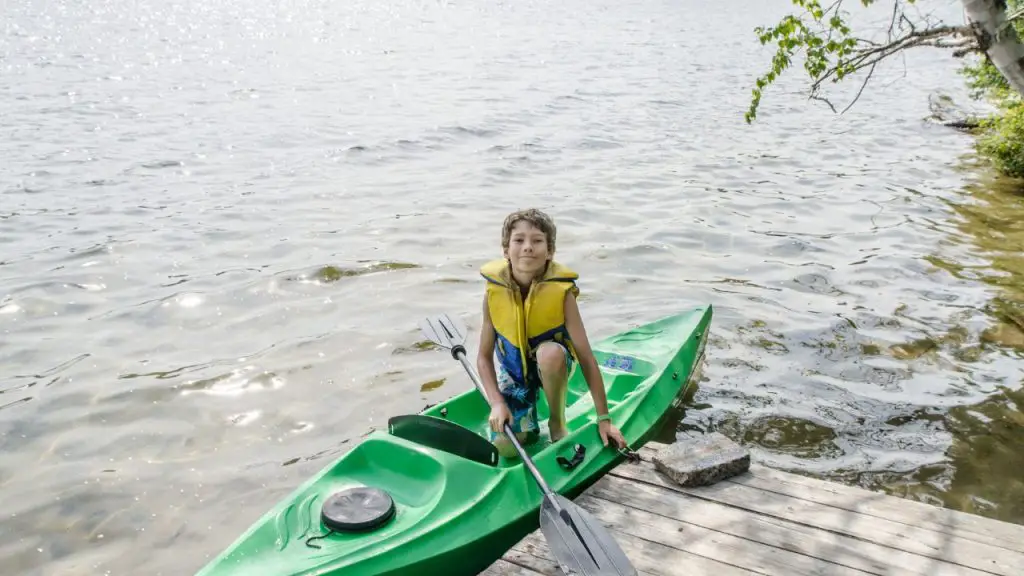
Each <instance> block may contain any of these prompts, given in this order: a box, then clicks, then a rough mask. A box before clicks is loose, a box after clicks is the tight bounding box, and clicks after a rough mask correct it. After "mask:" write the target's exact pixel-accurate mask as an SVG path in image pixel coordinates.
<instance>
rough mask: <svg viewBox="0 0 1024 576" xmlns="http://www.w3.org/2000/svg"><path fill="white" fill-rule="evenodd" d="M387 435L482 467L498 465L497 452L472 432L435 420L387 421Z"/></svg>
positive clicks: (422, 416) (418, 417)
mask: <svg viewBox="0 0 1024 576" xmlns="http://www.w3.org/2000/svg"><path fill="white" fill-rule="evenodd" d="M388 432H389V433H390V434H391V435H392V436H397V437H399V438H404V439H406V440H408V441H410V442H415V443H417V444H420V445H422V446H427V447H429V448H433V449H435V450H441V451H443V452H447V453H449V454H454V455H455V456H461V457H462V458H465V459H467V460H471V461H473V462H479V463H480V464H484V465H486V466H497V465H498V449H497V448H496V447H495V446H494V444H491V443H490V442H489V441H488V440H487V439H486V438H484V437H483V436H481V435H479V434H477V433H475V432H473V431H472V430H470V429H468V428H466V427H465V426H462V425H461V424H458V423H456V422H452V421H451V420H447V419H445V418H438V417H436V416H429V415H425V414H403V415H401V416H394V417H392V418H390V419H388Z"/></svg>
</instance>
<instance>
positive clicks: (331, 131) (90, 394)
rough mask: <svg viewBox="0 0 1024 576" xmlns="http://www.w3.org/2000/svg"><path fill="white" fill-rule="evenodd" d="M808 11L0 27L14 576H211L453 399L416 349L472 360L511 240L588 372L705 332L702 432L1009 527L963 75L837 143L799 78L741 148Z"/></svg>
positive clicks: (8, 542)
mask: <svg viewBox="0 0 1024 576" xmlns="http://www.w3.org/2000/svg"><path fill="white" fill-rule="evenodd" d="M935 4H936V5H935V6H930V9H935V10H937V11H938V13H939V14H940V15H941V14H945V15H947V16H950V17H952V18H953V19H954V22H959V20H958V17H959V14H960V11H959V8H958V3H957V2H955V1H949V2H945V3H935ZM712 9H713V10H714V11H712V12H703V11H704V10H712ZM858 9H859V6H858ZM885 9H887V8H885ZM788 11H789V3H788V2H787V1H783V0H774V1H773V2H770V3H769V2H760V1H753V0H746V1H745V2H740V3H733V4H731V5H729V6H728V7H714V6H712V5H711V4H708V3H702V2H696V1H695V0H683V1H681V2H678V1H677V2H667V1H663V0H625V1H620V2H611V1H609V0H597V1H595V2H583V1H581V0H568V1H566V2H560V3H543V2H537V1H535V0H524V1H520V2H500V1H499V2H488V3H470V2H463V1H458V0H456V1H451V2H445V1H414V0H383V1H380V2H370V1H368V0H354V1H352V2H325V1H318V0H293V1H279V2H272V1H268V0H256V1H252V2H242V1H240V0H226V1H224V2H218V3H209V2H197V1H194V0H188V1H180V0H173V1H164V2H157V1H155V0H138V1H134V2H128V1H125V0H100V1H96V2H88V3H86V2H72V1H70V0H57V1H55V2H50V3H42V2H31V1H29V0H8V1H7V2H6V3H5V4H4V9H3V13H2V16H0V23H2V27H0V29H2V30H3V34H2V36H0V136H2V138H0V158H2V159H3V161H2V162H0V366H2V372H0V501H2V515H0V556H2V557H3V558H5V560H4V565H5V568H6V571H7V572H8V573H11V574H15V573H16V574H26V575H27V574H33V575H35V574H39V575H58V574H59V575H62V576H67V575H78V574H112V575H113V574H141V573H145V574H165V575H170V574H175V575H177V574H187V573H193V572H194V571H196V570H197V569H199V568H200V567H201V566H202V565H203V564H204V563H205V562H206V561H207V560H208V559H209V558H210V557H212V556H213V555H214V554H216V553H217V552H218V551H219V550H221V549H223V548H224V547H225V546H227V545H228V544H229V543H230V542H231V541H232V540H233V539H234V538H235V537H236V536H237V535H238V534H240V533H241V532H242V531H243V530H244V529H245V528H246V527H247V526H249V524H250V523H251V522H253V521H254V520H255V519H256V518H258V517H259V516H260V515H261V514H262V513H263V512H264V511H265V510H266V509H267V508H269V507H271V506H272V505H273V503H274V502H276V500H277V499H279V498H280V497H282V496H284V495H285V494H287V493H288V492H289V491H291V490H292V489H293V488H294V487H295V486H297V485H298V484H299V483H301V482H302V481H303V480H304V479H305V478H307V477H308V476H309V475H311V474H313V473H314V472H315V471H317V470H319V469H320V468H322V467H323V466H325V465H327V464H328V463H329V462H330V461H331V460H332V459H334V458H336V457H337V456H338V455H339V454H341V453H342V452H343V451H344V450H346V449H347V448H348V447H350V446H351V445H352V444H353V443H354V442H355V441H358V439H359V437H360V436H361V435H362V434H365V433H366V432H367V431H369V430H370V429H371V428H372V427H379V426H381V425H382V424H383V423H384V422H385V421H386V419H387V418H388V417H389V416H391V415H394V414H398V413H403V412H412V411H418V410H419V409H421V408H422V407H423V406H424V405H426V404H428V403H432V402H436V401H438V400H441V399H444V398H446V397H448V396H450V395H452V394H455V393H457V392H460V391H463V390H466V389H468V388H470V387H471V383H470V382H469V381H468V380H467V379H466V378H465V377H464V375H463V373H462V371H461V368H460V367H459V365H458V364H457V363H455V362H452V361H451V360H450V358H447V357H446V356H445V355H443V354H439V353H436V352H432V351H425V350H421V349H420V348H418V347H417V343H418V342H419V340H420V339H421V338H420V335H419V333H418V329H417V324H418V321H419V320H420V318H422V317H424V316H426V315H429V314H433V313H437V312H441V311H446V312H449V313H451V314H457V315H460V316H462V317H463V318H464V319H465V320H466V322H467V323H468V324H469V325H470V327H474V328H475V327H476V326H477V325H478V321H479V314H478V311H479V309H480V297H481V294H482V290H483V285H482V284H481V279H480V278H479V276H478V274H477V269H478V267H479V265H480V264H482V263H483V262H486V261H487V260H489V259H491V258H494V257H497V256H499V255H500V244H499V241H500V226H501V221H502V219H503V218H504V216H505V215H506V214H507V213H508V212H510V211H512V210H514V209H517V208H521V207H526V206H538V207H541V208H543V209H545V210H547V211H549V212H550V213H551V214H552V216H553V217H554V218H555V219H556V222H557V224H558V225H559V233H558V246H557V251H558V257H559V259H560V260H562V261H564V262H566V263H567V264H569V265H571V266H573V267H574V268H576V269H577V270H578V271H579V272H580V273H581V275H582V278H581V282H580V285H581V289H582V291H583V299H582V302H581V307H582V310H583V314H584V317H585V319H586V322H587V328H588V331H589V332H590V334H591V337H592V338H600V337H602V336H605V335H608V334H611V333H612V332H615V331H617V330H619V329H621V328H623V327H625V326H628V325H631V324H637V323H641V322H646V321H650V320H654V319H656V318H658V317H660V316H663V315H666V314H670V313H673V312H676V311H679V310H681V309H684V308H687V307H690V306H694V305H697V304H701V303H711V304H713V305H714V306H715V310H716V316H715V320H714V325H713V330H712V335H713V339H712V342H711V345H710V347H709V349H708V354H709V357H708V362H707V365H706V366H705V367H704V370H703V379H702V381H701V382H700V386H699V389H698V390H697V391H696V393H695V394H694V396H693V399H692V400H691V403H690V405H689V407H688V410H687V413H686V415H685V418H684V419H683V420H682V421H681V422H680V423H679V424H678V430H679V431H680V432H683V431H687V430H692V429H699V430H720V431H722V432H724V433H726V434H727V435H729V436H730V437H732V438H735V439H737V440H740V441H743V442H744V443H745V445H746V446H748V447H749V448H750V449H751V450H752V452H753V456H754V458H755V459H757V460H759V461H761V462H763V463H766V464H768V465H771V466H777V467H780V468H784V469H787V470H794V471H798V472H801V473H809V474H812V475H816V476H819V477H826V478H831V479H837V480H840V481H843V482H848V483H852V484H857V485H861V486H866V487H869V488H872V489H876V490H884V491H887V492H890V493H894V494H899V495H901V496H905V497H908V498H912V499H918V500H924V501H928V502H932V503H937V504H940V505H944V506H949V507H952V508H956V509H961V510H967V511H971V512H975V513H980V514H984V515H986V516H991V517H995V518H1000V519H1004V520H1009V521H1013V522H1024V504H1022V502H1024V483H1022V481H1021V480H1020V475H1019V473H1018V472H1017V470H1019V468H1020V466H1021V465H1022V464H1024V434H1022V432H1021V431H1020V430H1021V429H1022V428H1021V427H1022V425H1024V414H1022V411H1024V392H1022V391H1021V376H1022V372H1021V353H1022V351H1024V332H1022V331H1021V327H1022V326H1024V320H1022V318H1024V314H1021V312H1020V305H1021V302H1024V294H1022V289H1021V286H1022V285H1024V260H1022V256H1021V253H1022V247H1024V224H1021V223H1022V222H1024V201H1022V197H1021V195H1020V194H1019V193H1018V192H1016V191H1015V190H1014V189H1013V188H1012V187H1010V186H1008V185H1006V184H1005V183H1000V182H998V181H993V180H992V179H991V178H990V177H989V176H988V172H987V171H986V170H985V168H984V167H983V166H976V165H975V163H974V162H972V160H971V159H970V156H969V155H970V153H971V152H972V143H973V140H972V138H971V137H969V136H967V135H964V134H961V133H958V132H956V131H953V130H951V129H948V128H945V127H942V126H939V125H937V124H935V123H932V122H929V121H927V120H926V117H927V116H928V114H929V108H928V98H929V97H930V96H931V95H933V94H935V93H936V91H938V90H943V91H945V92H948V93H951V94H952V95H953V96H954V98H956V99H957V100H958V101H961V102H963V101H964V99H965V97H964V94H965V91H964V89H963V88H962V81H961V79H960V78H959V77H957V75H956V68H957V66H958V65H959V62H957V61H955V60H953V59H952V58H950V57H949V54H948V53H946V52H941V51H920V52H913V53H910V54H907V55H906V58H905V59H895V60H894V61H893V62H892V63H891V65H888V66H886V67H884V69H882V70H879V71H878V72H876V75H875V78H874V79H873V81H872V85H871V86H870V87H869V88H868V89H867V90H866V91H865V93H864V95H863V96H862V98H861V100H860V101H859V102H858V103H857V105H856V106H855V107H854V108H852V109H851V110H850V111H849V112H847V113H846V114H845V115H842V116H837V115H835V114H833V113H832V112H831V111H829V110H828V109H827V107H825V106H823V105H821V104H819V103H815V102H808V101H807V99H806V93H805V92H804V91H803V89H804V84H803V81H802V80H801V78H800V77H799V76H798V75H799V74H802V73H803V72H802V69H800V67H799V65H798V66H797V68H796V69H795V70H794V71H793V72H794V74H793V78H792V79H788V80H785V81H783V82H782V83H781V84H780V85H779V86H778V87H776V88H773V89H771V90H770V91H769V93H767V94H766V96H765V99H764V103H763V108H762V110H761V116H760V119H759V120H758V121H757V122H756V123H755V124H753V125H747V124H745V123H744V121H743V112H744V110H745V109H746V107H747V105H748V99H749V94H750V88H751V87H752V85H753V82H754V78H755V77H756V75H757V74H759V73H760V72H762V71H764V70H765V69H766V66H767V64H768V60H769V58H770V57H771V51H770V49H767V48H764V49H763V48H762V47H761V46H760V45H758V43H757V41H756V36H755V34H754V31H753V29H754V27H755V26H758V25H771V24H773V23H774V22H776V21H777V19H778V17H779V16H781V15H782V14H784V13H786V12H788ZM872 17H881V18H884V17H886V14H885V13H884V9H883V10H882V11H881V12H878V13H876V14H874V16H872ZM857 88H858V86H857V85H855V84H851V85H850V86H848V87H841V91H842V93H843V94H842V96H843V97H842V98H839V99H837V105H840V106H842V105H845V103H846V102H848V101H849V99H850V97H851V96H852V94H853V93H854V92H855V91H856V89H857Z"/></svg>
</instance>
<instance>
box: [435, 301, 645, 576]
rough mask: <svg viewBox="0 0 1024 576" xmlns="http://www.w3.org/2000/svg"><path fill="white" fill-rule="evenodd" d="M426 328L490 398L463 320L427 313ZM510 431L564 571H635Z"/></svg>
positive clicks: (593, 574)
mask: <svg viewBox="0 0 1024 576" xmlns="http://www.w3.org/2000/svg"><path fill="white" fill-rule="evenodd" d="M420 329H421V330H422V331H423V334H424V335H425V336H426V337H427V338H429V339H430V341H431V342H433V343H434V344H437V345H438V346H441V347H442V348H445V349H447V350H449V351H450V352H451V354H452V357H453V358H455V359H456V360H458V361H459V362H461V363H462V367H463V368H464V369H465V370H466V372H467V373H468V374H469V377H470V378H471V379H472V380H473V384H474V385H475V386H476V389H477V390H478V391H479V392H480V394H482V395H483V396H484V398H486V397H487V393H486V392H485V391H484V387H483V384H481V382H480V378H479V377H478V376H477V374H476V371H475V370H474V369H473V366H472V365H471V364H470V363H469V361H468V360H467V359H466V347H465V345H464V342H465V336H464V330H462V327H461V325H457V324H456V323H455V322H454V321H453V320H452V319H451V318H449V317H448V315H447V314H443V315H440V316H435V317H432V318H427V319H425V320H424V321H423V322H421V323H420ZM504 431H505V435H506V436H508V439H509V440H510V441H511V442H512V445H513V446H515V448H516V452H518V453H519V457H520V458H522V460H523V464H525V465H526V468H527V469H528V470H529V471H530V474H531V475H532V476H533V479H534V480H535V481H536V482H537V485H538V486H540V489H541V491H542V492H543V493H544V501H543V502H542V503H541V507H540V529H541V532H542V533H543V534H544V538H545V539H546V540H547V542H548V546H549V547H550V548H551V553H552V554H553V555H554V557H555V558H556V559H557V560H558V564H559V565H560V566H561V568H562V571H563V572H564V573H566V574H582V575H584V576H602V575H607V576H611V575H623V576H625V575H631V576H635V575H636V574H637V571H636V568H634V567H633V565H632V564H631V563H630V562H629V559H628V558H626V554H625V553H624V552H623V551H622V548H620V547H619V545H618V543H616V542H615V540H614V539H613V538H612V536H611V534H609V533H608V530H607V529H605V527H604V526H603V525H602V524H601V523H599V522H598V521H597V519H595V518H594V517H593V516H592V515H591V514H590V513H589V512H587V511H586V510H584V509H582V508H580V507H579V506H577V505H576V504H575V503H573V502H572V501H571V500H569V499H568V498H565V497H563V496H561V495H559V494H556V493H554V492H552V491H551V488H550V487H548V484H547V482H545V481H544V478H543V477H541V475H540V472H539V471H538V470H537V468H536V466H534V464H533V460H532V459H531V458H530V456H529V455H528V454H527V453H526V451H525V450H523V447H522V445H521V444H520V443H519V439H518V438H516V435H515V433H514V432H513V431H512V427H511V426H510V425H509V423H508V422H505V425H504Z"/></svg>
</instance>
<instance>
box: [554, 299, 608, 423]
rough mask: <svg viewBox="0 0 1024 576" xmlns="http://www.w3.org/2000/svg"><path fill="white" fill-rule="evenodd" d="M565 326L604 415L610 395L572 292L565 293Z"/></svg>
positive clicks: (599, 412)
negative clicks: (605, 387)
mask: <svg viewBox="0 0 1024 576" xmlns="http://www.w3.org/2000/svg"><path fill="white" fill-rule="evenodd" d="M565 327H566V329H567V330H568V331H569V338H571V339H572V345H573V348H575V349H576V356H577V357H578V358H579V361H580V369H582V370H583V377H584V378H586V380H587V387H588V388H590V396H591V398H593V399H594V409H595V410H596V412H597V415H598V416H604V415H605V414H607V413H608V397H607V395H606V394H605V390H604V379H603V378H602V377H601V370H600V368H598V366H597V359H596V358H594V352H593V350H591V349H590V339H589V338H587V329H586V328H584V327H583V318H582V317H581V316H580V309H579V306H578V305H577V304H576V297H575V296H574V295H573V294H572V293H568V294H566V295H565Z"/></svg>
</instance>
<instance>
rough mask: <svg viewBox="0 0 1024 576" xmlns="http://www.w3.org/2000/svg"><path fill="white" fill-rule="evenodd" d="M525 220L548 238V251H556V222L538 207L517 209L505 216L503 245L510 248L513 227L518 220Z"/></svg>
mask: <svg viewBox="0 0 1024 576" xmlns="http://www.w3.org/2000/svg"><path fill="white" fill-rule="evenodd" d="M523 220H525V221H526V222H529V223H530V224H532V225H533V226H535V227H536V228H537V229H539V230H540V231H541V232H543V233H544V236H546V237H547V240H548V252H550V253H552V254H553V253H554V252H555V236H556V235H557V232H558V230H557V229H556V228H555V222H554V221H553V220H552V219H551V217H550V216H548V215H547V214H545V213H544V212H541V211H540V210H537V209H536V208H529V209H526V210H516V211H515V212H513V213H511V214H509V215H508V216H506V217H505V223H504V224H503V225H502V227H501V247H502V248H508V245H509V241H510V239H511V237H512V228H513V227H514V226H515V225H516V223H517V222H520V221H523Z"/></svg>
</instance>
